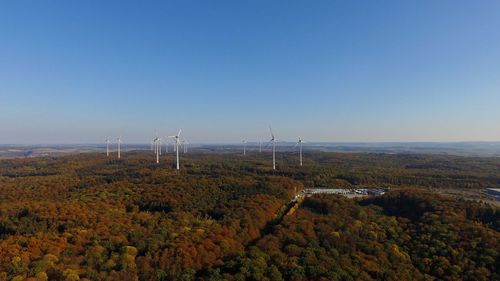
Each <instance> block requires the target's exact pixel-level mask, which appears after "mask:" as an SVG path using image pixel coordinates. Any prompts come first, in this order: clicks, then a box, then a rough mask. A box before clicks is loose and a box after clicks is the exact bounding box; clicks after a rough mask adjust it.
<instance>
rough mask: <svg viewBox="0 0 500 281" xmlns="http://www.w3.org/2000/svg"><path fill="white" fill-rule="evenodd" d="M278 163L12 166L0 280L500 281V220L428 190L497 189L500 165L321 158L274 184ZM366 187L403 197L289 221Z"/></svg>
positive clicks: (89, 158) (88, 158)
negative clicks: (343, 190)
mask: <svg viewBox="0 0 500 281" xmlns="http://www.w3.org/2000/svg"><path fill="white" fill-rule="evenodd" d="M266 156H267V155H265V154H262V155H260V154H259V155H250V156H247V157H246V158H243V156H241V155H235V154H223V155H215V154H187V155H183V157H182V159H181V160H182V162H181V163H182V167H181V168H182V169H181V170H180V171H175V170H174V169H173V163H174V161H173V157H172V156H171V155H168V156H163V157H162V161H161V163H160V164H159V165H157V164H154V163H153V158H154V157H153V155H152V154H149V153H144V152H134V153H128V154H126V156H125V157H124V158H122V159H120V160H118V159H113V158H107V157H105V156H103V155H99V154H82V155H76V156H68V157H60V158H34V159H15V160H3V161H0V280H25V279H29V280H78V279H80V280H81V279H88V280H119V279H120V280H195V279H198V280H412V279H414V280H434V279H443V280H456V279H460V278H461V279H466V280H494V279H499V278H500V275H499V274H500V273H499V272H498V269H499V268H500V264H499V251H500V249H499V248H500V245H499V241H500V232H499V231H500V215H499V212H498V208H496V207H493V206H490V205H487V204H481V203H476V202H471V201H464V200H459V199H454V198H450V197H442V196H438V195H435V194H432V193H430V192H428V191H423V190H424V189H422V188H425V187H432V188H459V189H477V188H483V187H488V186H491V187H496V186H498V185H499V184H500V181H499V180H500V169H499V168H500V160H499V159H496V158H465V157H452V156H425V155H384V154H336V153H308V154H306V161H305V166H304V167H302V168H300V167H298V166H297V165H294V164H293V163H296V162H297V161H296V160H297V159H296V158H297V157H296V155H279V157H278V164H279V165H278V170H277V171H272V169H270V167H269V159H267V158H268V157H266ZM284 163H288V164H286V165H285V164H284ZM280 164H281V165H280ZM355 185H361V186H383V187H392V188H393V189H394V190H393V191H391V192H389V193H388V194H386V195H384V196H382V197H375V198H366V199H363V200H360V199H358V200H354V199H346V198H343V197H339V196H316V197H311V198H307V199H306V200H305V201H304V202H303V203H302V204H301V206H300V207H299V209H298V210H297V211H296V212H295V213H294V214H292V215H290V216H285V217H284V218H283V219H282V220H281V219H279V218H281V217H280V215H281V214H283V213H284V211H285V209H286V207H287V204H288V202H289V201H290V199H291V198H292V197H293V193H294V191H295V190H300V189H302V188H304V187H312V186H320V187H348V188H349V187H353V186H355Z"/></svg>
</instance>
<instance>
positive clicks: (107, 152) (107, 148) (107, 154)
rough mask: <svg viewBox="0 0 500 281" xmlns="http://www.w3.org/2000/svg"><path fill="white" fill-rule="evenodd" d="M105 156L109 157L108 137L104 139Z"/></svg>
mask: <svg viewBox="0 0 500 281" xmlns="http://www.w3.org/2000/svg"><path fill="white" fill-rule="evenodd" d="M106 156H107V157H109V137H106Z"/></svg>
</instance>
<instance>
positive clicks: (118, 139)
mask: <svg viewBox="0 0 500 281" xmlns="http://www.w3.org/2000/svg"><path fill="white" fill-rule="evenodd" d="M116 140H117V142H118V159H120V158H121V154H120V152H121V151H120V144H121V143H122V137H121V136H120V137H118V138H117V139H116Z"/></svg>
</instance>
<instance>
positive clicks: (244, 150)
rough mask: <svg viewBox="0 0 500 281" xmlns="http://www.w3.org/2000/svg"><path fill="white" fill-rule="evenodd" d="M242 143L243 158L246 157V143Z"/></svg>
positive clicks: (244, 141)
mask: <svg viewBox="0 0 500 281" xmlns="http://www.w3.org/2000/svg"><path fill="white" fill-rule="evenodd" d="M242 143H243V156H246V155H247V141H246V140H243V141H242Z"/></svg>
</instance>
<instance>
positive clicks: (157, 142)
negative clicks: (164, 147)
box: [153, 137, 160, 164]
mask: <svg viewBox="0 0 500 281" xmlns="http://www.w3.org/2000/svg"><path fill="white" fill-rule="evenodd" d="M153 144H154V150H155V154H156V163H157V164H158V163H160V149H159V147H160V138H159V137H155V138H154V139H153Z"/></svg>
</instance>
